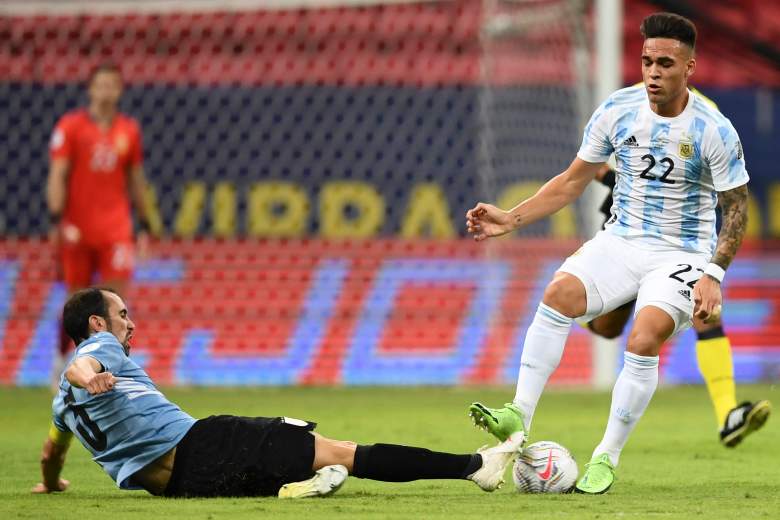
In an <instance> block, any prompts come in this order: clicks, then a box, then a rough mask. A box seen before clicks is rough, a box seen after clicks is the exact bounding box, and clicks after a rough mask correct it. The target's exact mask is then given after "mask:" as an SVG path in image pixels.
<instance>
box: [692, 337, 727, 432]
mask: <svg viewBox="0 0 780 520" xmlns="http://www.w3.org/2000/svg"><path fill="white" fill-rule="evenodd" d="M696 325H698V326H697V327H696V333H697V334H698V341H696V360H697V361H698V363H699V372H701V375H702V377H703V378H704V382H705V383H706V384H707V391H708V392H709V394H710V399H711V400H712V406H713V407H714V408H715V420H716V421H717V422H718V428H722V427H723V424H724V423H725V421H726V416H727V415H728V414H729V411H730V410H731V409H732V408H735V407H736V406H737V390H736V387H735V385H734V363H733V361H732V360H731V343H730V342H729V338H727V337H726V335H725V334H724V333H723V327H722V326H721V325H720V324H719V323H718V324H717V325H715V324H706V325H705V324H699V323H697V324H696ZM701 329H706V330H701Z"/></svg>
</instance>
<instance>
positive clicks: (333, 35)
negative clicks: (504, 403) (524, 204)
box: [0, 0, 780, 385]
mask: <svg viewBox="0 0 780 520" xmlns="http://www.w3.org/2000/svg"><path fill="white" fill-rule="evenodd" d="M304 3H306V4H309V7H307V8H301V7H299V8H294V9H292V8H287V7H289V5H290V4H304ZM318 3H319V4H323V3H327V4H328V6H327V7H311V5H315V4H318ZM351 3H355V2H343V3H342V5H337V4H338V3H337V2H316V1H314V2H286V3H285V2H283V1H276V2H266V3H265V4H267V5H269V7H268V8H265V9H262V8H258V7H257V5H261V4H263V2H235V3H234V4H235V5H239V6H240V8H236V9H234V10H231V11H227V10H221V11H220V10H214V9H213V8H210V7H209V6H208V3H207V2H182V3H180V4H176V5H178V6H180V8H177V9H173V10H172V9H170V3H169V7H166V8H165V9H155V8H154V4H155V2H150V1H146V2H136V3H131V2H104V4H105V5H108V6H110V7H111V9H109V11H110V12H106V13H101V12H100V11H99V10H92V11H88V12H83V11H81V10H79V9H78V8H77V7H74V6H77V5H78V4H84V2H65V1H59V2H57V1H50V2H35V1H32V2H5V5H4V6H3V7H2V9H3V11H2V12H0V14H3V16H2V18H0V78H1V79H0V137H2V138H1V139H0V157H2V158H3V159H2V160H0V194H2V196H0V233H2V237H3V238H2V241H0V384H10V385H45V384H47V383H48V380H49V371H50V367H51V363H52V353H53V351H54V345H55V343H56V323H57V317H58V312H59V309H60V307H61V304H62V302H63V300H64V297H65V294H64V289H63V287H62V285H61V284H59V283H58V282H57V281H56V276H55V270H54V263H53V259H52V251H51V250H50V248H49V247H48V246H47V244H46V243H45V238H44V237H45V232H46V226H47V213H46V209H45V202H44V185H45V178H46V172H47V142H48V139H49V135H50V132H51V129H52V126H53V124H54V122H55V121H56V119H57V118H58V117H59V116H60V115H62V113H64V112H65V111H66V110H68V109H71V108H74V107H76V106H78V105H81V104H83V103H84V100H85V98H84V89H83V79H84V78H85V77H86V74H87V72H88V71H89V70H90V69H91V68H92V67H93V66H94V65H96V64H98V63H100V62H102V61H105V60H109V59H110V60H113V61H115V62H117V63H118V64H119V65H120V66H121V67H122V70H123V73H124V76H125V80H126V91H125V95H124V98H123V101H122V109H123V110H124V111H126V112H127V113H129V114H130V115H132V116H134V117H136V118H137V119H138V120H139V121H140V123H141V125H142V128H143V132H144V146H145V166H146V171H147V175H148V177H149V180H150V183H151V185H152V187H153V193H150V194H149V197H150V200H151V201H153V203H154V205H155V207H156V208H157V213H156V214H157V216H158V218H157V219H156V220H155V223H154V224H155V231H156V232H157V234H158V236H159V238H158V239H157V240H156V241H155V243H154V244H153V247H152V257H151V258H149V259H147V260H146V261H144V262H141V263H140V264H139V266H138V270H137V272H136V275H135V283H134V286H133V289H132V290H131V292H130V293H129V294H128V295H127V296H128V298H127V299H128V301H129V302H130V305H131V310H132V312H133V315H134V318H135V320H136V322H137V323H138V324H139V333H138V335H137V337H136V339H135V342H134V343H135V344H134V352H133V355H134V356H137V357H138V358H139V359H140V360H141V362H142V364H143V365H145V366H146V368H147V369H148V371H149V372H150V374H151V375H152V377H153V378H155V380H157V381H158V382H160V383H163V384H198V385H242V384H252V385H286V384H347V385H351V384H468V383H474V384H476V383H489V384H503V383H512V382H514V379H515V377H516V373H517V368H518V364H519V359H520V353H521V348H522V340H523V337H524V335H525V329H526V327H527V326H528V324H529V323H530V320H531V318H532V316H533V313H534V310H535V306H536V303H537V302H538V300H539V297H540V295H541V291H542V290H543V288H544V286H545V284H546V282H547V281H548V280H549V278H550V275H551V273H552V272H553V270H554V269H555V268H556V267H557V266H558V265H559V264H560V262H561V260H562V258H563V257H564V256H565V255H567V254H569V253H570V252H572V251H573V250H574V249H576V247H577V246H578V244H579V243H580V242H581V241H582V240H583V239H586V238H587V237H588V235H589V233H590V232H589V230H588V226H587V225H586V222H587V220H588V218H592V217H589V215H592V213H593V208H592V207H587V206H586V205H582V204H581V205H580V206H578V207H576V208H572V209H570V210H567V211H563V212H561V213H559V214H558V215H557V216H556V217H554V218H552V219H550V220H549V221H546V222H543V223H541V224H539V225H536V226H533V227H532V228H531V229H529V230H527V231H526V232H524V233H522V234H521V235H520V236H517V237H513V238H509V239H505V240H502V241H497V243H496V244H491V245H490V246H487V247H486V246H482V245H475V244H473V243H471V242H470V241H469V240H468V239H467V238H466V237H465V236H464V233H463V227H464V226H463V218H462V216H463V214H464V212H465V210H466V209H467V208H468V207H470V206H471V205H472V204H473V203H474V202H475V201H477V200H479V199H487V200H497V201H499V202H500V203H503V205H505V206H506V205H509V204H510V203H511V202H513V201H516V200H518V199H519V198H520V197H521V195H522V194H524V193H528V192H529V191H530V190H532V189H533V187H534V186H538V185H539V183H541V182H543V181H544V180H546V179H547V178H549V177H550V176H551V175H553V174H555V173H557V172H559V171H560V170H561V169H563V168H564V167H565V166H566V165H567V163H568V161H569V160H570V159H571V157H572V156H573V154H574V153H575V152H576V149H577V146H578V144H579V137H580V132H581V125H582V118H583V114H585V117H587V113H588V112H589V111H590V110H591V109H592V107H593V106H595V104H596V103H597V102H598V101H600V100H597V99H595V97H596V96H595V93H594V88H593V84H594V82H595V80H594V78H593V77H592V76H593V68H592V67H590V66H588V64H589V63H591V62H592V60H593V54H592V46H593V40H594V38H595V36H596V35H595V34H594V32H595V27H596V23H595V21H594V20H593V5H592V3H591V2H576V1H568V2H562V1H552V0H551V1H532V2H498V1H485V2H479V1H474V0H471V1H470V0H453V1H438V2H392V1H386V2H357V3H361V4H365V5H359V6H358V5H355V6H351V5H347V4H351ZM131 4H132V5H133V6H134V7H132V8H131V9H128V7H127V6H128V5H131ZM156 4H161V3H160V2H157V3H156ZM271 4H273V8H271V7H270V5H271ZM334 4H335V7H334ZM672 4H674V5H672ZM703 5H704V2H700V1H687V2H682V1H681V2H650V1H647V2H645V1H633V0H627V1H626V2H625V3H624V18H623V34H624V43H625V47H624V56H625V57H624V63H623V83H624V84H631V83H634V82H636V81H638V80H639V79H640V78H639V66H638V65H639V64H638V59H637V56H638V50H639V48H640V46H641V40H640V37H639V34H638V30H637V28H638V26H639V22H640V20H641V19H642V18H643V17H644V16H645V15H646V14H648V13H650V12H652V11H655V10H658V9H659V8H660V9H663V8H669V7H670V6H672V7H674V8H675V9H676V10H678V11H681V10H682V12H684V13H685V14H688V15H690V16H691V17H692V18H693V19H694V21H695V22H696V23H697V25H698V27H699V30H700V35H701V45H700V47H699V50H698V53H699V54H698V56H699V64H700V65H699V68H698V70H697V73H696V76H695V77H694V80H695V81H694V84H695V85H696V86H697V87H698V88H700V89H701V90H702V91H704V92H705V93H706V94H707V95H708V96H709V97H711V98H712V99H713V100H714V101H715V102H717V103H718V105H719V106H720V108H721V110H722V111H723V112H724V113H725V114H726V115H727V116H728V117H729V118H730V119H731V120H732V122H733V123H734V125H735V127H736V128H737V130H738V131H739V133H740V136H741V138H742V142H743V145H744V149H745V154H746V158H747V163H748V170H749V172H750V174H751V178H752V184H751V189H752V194H753V201H752V204H751V217H752V218H751V227H750V232H749V234H750V240H749V242H748V243H747V244H746V246H745V247H744V248H743V250H742V251H741V252H740V254H739V256H738V258H737V260H736V261H735V263H734V264H733V266H732V268H731V269H730V270H729V276H728V278H727V280H728V281H727V284H726V286H725V287H726V289H725V300H726V306H725V309H726V311H725V323H726V328H727V332H728V333H729V335H730V337H731V340H732V344H733V348H734V358H735V369H736V376H737V378H738V380H740V381H758V380H773V379H777V378H778V376H780V347H778V346H777V336H778V334H780V323H778V313H777V312H776V310H777V306H778V303H780V296H778V293H777V291H776V289H777V286H778V284H779V283H780V282H779V281H780V249H778V248H777V247H776V239H777V238H778V236H779V235H780V184H778V181H777V177H776V172H777V168H776V161H775V160H774V153H773V152H774V151H775V150H776V148H777V143H778V140H777V137H776V130H777V126H778V124H780V102H778V100H777V95H778V88H779V87H780V66H779V65H778V64H779V63H780V60H778V55H779V53H780V51H778V49H779V48H780V6H778V5H777V4H776V3H773V2H758V1H750V0H741V1H735V0H732V1H726V2H718V3H712V4H707V5H708V8H707V10H706V11H705V10H704V9H703V8H702V7H703ZM41 6H44V7H45V9H43V10H42V7H41ZM123 6H124V7H123ZM145 6H146V7H149V6H152V7H149V9H145ZM247 6H249V7H247ZM561 6H563V9H568V10H569V11H562V12H563V13H564V14H568V15H570V16H558V17H554V18H553V19H550V18H549V17H545V16H543V15H539V14H537V13H539V12H548V13H549V12H552V13H556V11H555V10H556V9H561V8H562V7H561ZM759 9H760V13H759ZM705 13H706V14H705ZM524 16H525V17H526V18H528V19H531V18H533V17H538V20H539V22H538V23H537V24H536V25H535V26H534V27H530V28H529V27H526V28H524V29H523V30H520V31H512V30H511V29H506V28H504V29H501V24H500V23H498V22H507V23H508V24H509V25H510V26H511V24H512V20H513V17H514V18H515V19H522V18H523V17H524ZM502 17H503V18H502ZM491 23H492V24H493V25H491ZM486 27H493V29H494V31H493V33H492V36H491V35H490V34H488V33H489V31H487V30H485V28H486ZM496 27H498V28H496ZM575 29H576V30H575ZM502 31H503V32H504V33H505V34H499V33H502ZM578 38H579V40H578ZM583 42H584V48H581V47H580V46H581V45H582V44H583ZM578 50H584V51H585V54H584V63H585V64H586V65H585V66H584V67H583V66H582V63H581V62H579V63H578V60H582V59H583V55H582V54H581V53H580V54H578ZM693 341H694V335H693V333H692V332H688V333H685V334H683V335H681V336H680V337H678V338H675V339H673V340H672V341H670V342H669V344H668V345H667V347H666V348H665V351H664V354H663V355H662V370H661V377H662V380H663V382H665V383H682V382H685V383H688V382H698V381H699V376H698V372H697V370H696V362H695V353H694V349H693ZM595 358H596V356H594V346H593V342H592V338H591V337H590V336H589V335H588V334H587V333H586V332H585V331H583V330H582V329H576V330H574V332H573V334H572V336H571V339H570V342H569V345H568V347H567V350H566V353H565V355H564V360H563V364H562V367H561V369H560V370H559V371H558V372H557V373H556V374H555V376H554V377H553V382H554V383H556V384H576V385H587V384H591V383H592V381H593V377H594V363H595ZM615 362H616V363H617V357H616V360H615ZM615 369H617V367H615Z"/></svg>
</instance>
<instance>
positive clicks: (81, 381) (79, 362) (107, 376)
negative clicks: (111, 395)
mask: <svg viewBox="0 0 780 520" xmlns="http://www.w3.org/2000/svg"><path fill="white" fill-rule="evenodd" d="M65 379H67V380H68V382H69V383H70V384H71V385H73V386H75V387H76V388H84V389H85V390H86V391H87V392H89V393H90V394H92V395H95V394H102V393H104V392H108V391H109V390H111V389H112V388H114V383H115V382H116V380H115V378H114V375H113V374H112V373H111V372H104V371H103V366H102V365H101V364H100V362H99V361H98V360H97V359H95V358H93V357H92V356H79V357H77V358H76V359H74V360H73V361H72V362H71V364H70V365H68V368H67V369H66V370H65Z"/></svg>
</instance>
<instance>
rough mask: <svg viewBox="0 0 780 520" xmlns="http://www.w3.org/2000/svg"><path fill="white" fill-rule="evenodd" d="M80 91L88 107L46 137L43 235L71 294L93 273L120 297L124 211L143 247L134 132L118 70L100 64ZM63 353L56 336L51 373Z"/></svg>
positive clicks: (128, 232)
mask: <svg viewBox="0 0 780 520" xmlns="http://www.w3.org/2000/svg"><path fill="white" fill-rule="evenodd" d="M87 86H88V96H89V105H88V106H87V107H86V108H82V109H77V110H74V111H71V112H68V113H67V114H65V115H64V116H62V118H60V120H59V121H58V122H57V124H56V126H55V128H54V132H53V134H52V137H51V142H50V157H51V164H50V168H49V177H48V181H47V186H46V201H47V205H48V209H49V217H50V219H51V229H50V232H49V236H50V240H51V242H52V244H53V245H54V247H55V249H56V250H57V257H58V261H59V263H60V265H59V270H60V272H61V275H62V276H63V278H64V281H65V285H66V286H67V289H68V292H69V293H70V294H72V293H73V292H75V291H76V290H78V289H81V288H84V287H87V286H89V285H90V283H92V279H93V277H94V276H95V275H98V276H99V278H100V280H101V283H102V284H103V285H106V286H109V287H111V288H113V289H115V290H117V291H119V292H122V293H124V292H125V290H126V288H127V283H128V281H129V280H130V277H131V276H132V270H133V261H134V244H133V220H132V217H131V212H130V211H131V210H130V208H131V206H134V207H135V208H136V211H138V221H139V223H140V227H141V232H140V233H139V234H138V236H137V240H138V250H139V253H140V254H141V255H142V256H143V255H145V254H146V248H147V243H148V237H147V232H148V231H149V222H150V220H149V214H148V210H147V207H146V205H145V204H144V192H145V190H146V179H145V177H144V170H143V151H142V142H141V141H142V138H141V129H140V127H139V125H138V123H137V122H136V121H135V120H134V119H133V118H131V117H129V116H127V115H124V114H122V113H120V112H119V111H118V106H117V105H118V103H119V98H120V97H121V95H122V76H121V73H120V71H119V68H118V67H117V66H115V65H113V64H104V65H100V66H99V67H97V68H96V69H95V70H94V71H93V72H92V73H91V74H90V77H89V80H88V82H87ZM70 348H71V347H70V339H69V338H68V337H67V336H66V335H65V334H64V332H62V331H61V332H60V345H59V354H60V359H59V362H58V363H55V370H54V373H55V375H58V372H59V370H57V369H58V368H59V366H61V363H62V359H63V358H64V356H65V355H66V354H67V353H68V351H69V350H70Z"/></svg>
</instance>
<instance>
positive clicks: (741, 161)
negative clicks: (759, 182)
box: [707, 122, 750, 191]
mask: <svg viewBox="0 0 780 520" xmlns="http://www.w3.org/2000/svg"><path fill="white" fill-rule="evenodd" d="M709 145H710V146H709V148H710V149H709V153H708V154H707V160H708V161H709V166H710V173H711V174H712V184H713V186H714V187H715V191H728V190H731V189H733V188H736V187H738V186H742V185H743V184H747V182H748V180H750V177H749V176H748V173H747V170H745V156H744V154H743V153H742V143H741V142H740V140H739V135H737V131H736V130H735V129H734V127H733V126H731V123H729V122H726V123H725V124H723V125H721V126H718V128H717V129H716V130H715V131H714V132H712V133H711V134H710V139H709Z"/></svg>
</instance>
